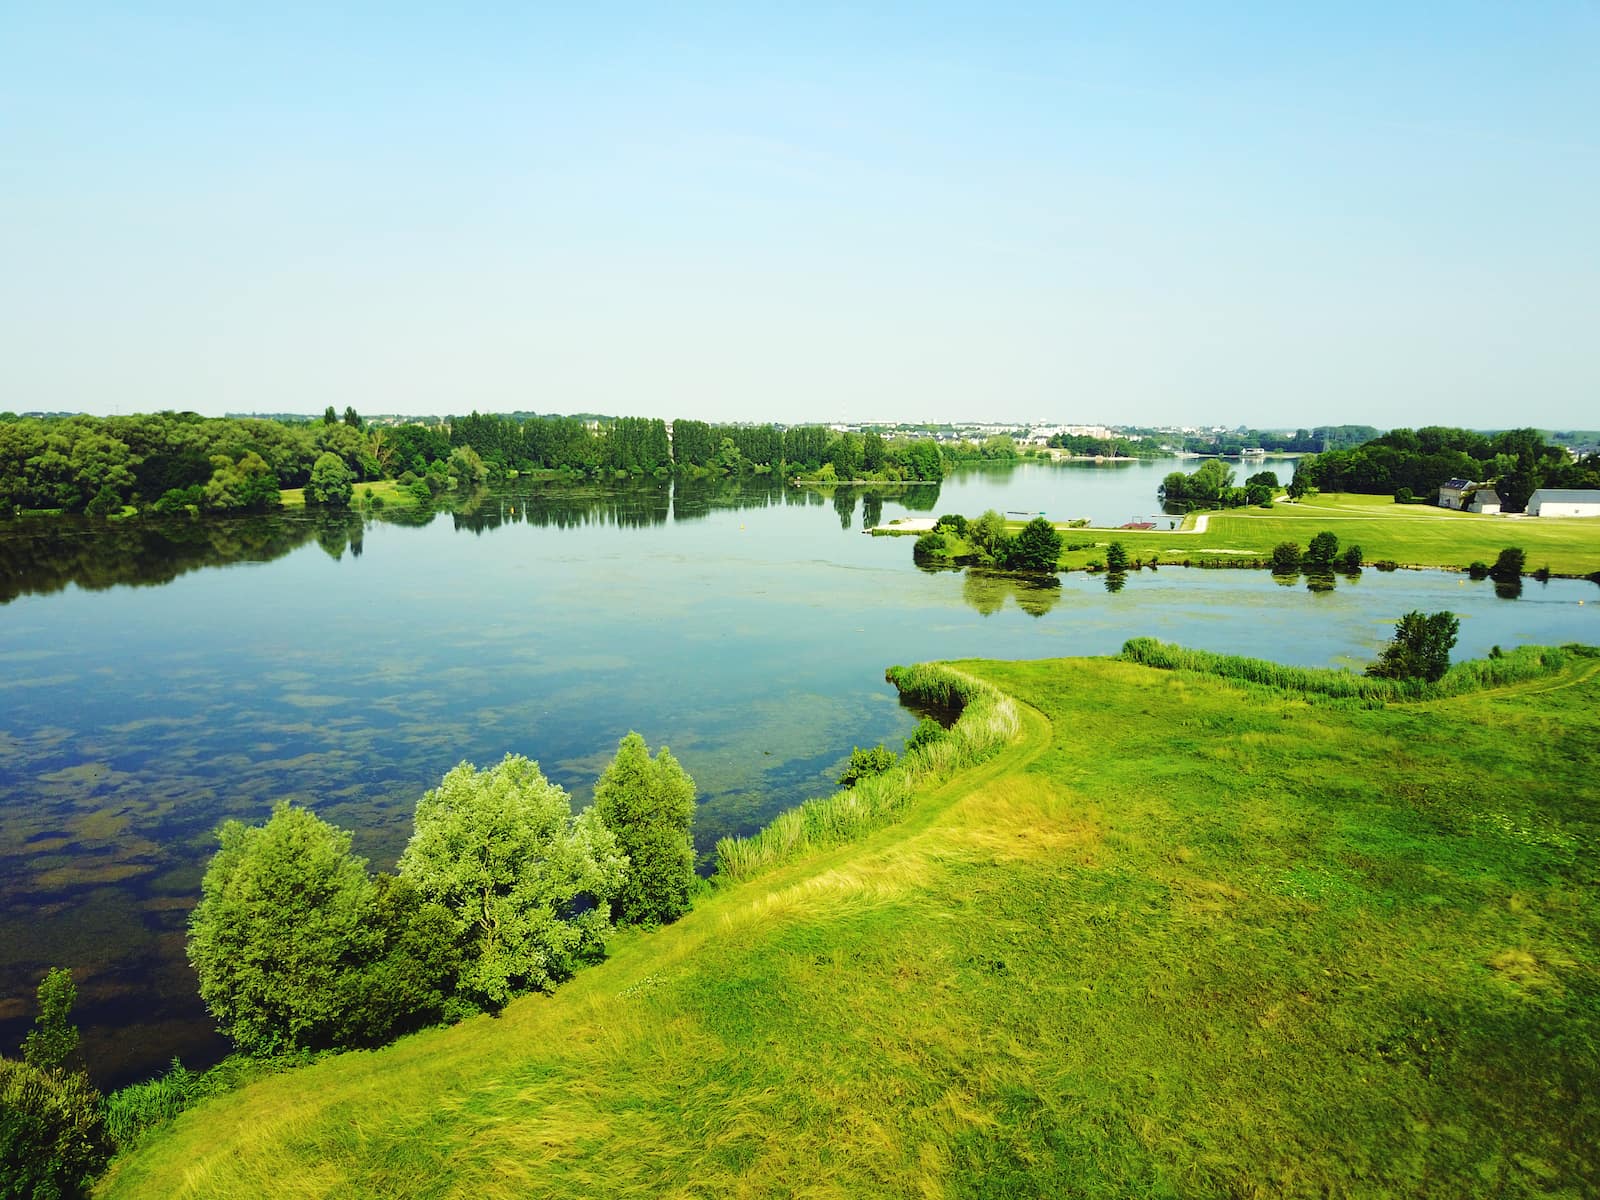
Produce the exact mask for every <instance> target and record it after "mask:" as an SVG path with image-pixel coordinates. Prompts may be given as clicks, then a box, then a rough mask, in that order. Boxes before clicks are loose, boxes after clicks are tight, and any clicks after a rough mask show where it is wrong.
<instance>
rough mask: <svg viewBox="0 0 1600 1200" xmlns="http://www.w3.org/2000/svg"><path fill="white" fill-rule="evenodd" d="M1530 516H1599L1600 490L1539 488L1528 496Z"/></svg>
mask: <svg viewBox="0 0 1600 1200" xmlns="http://www.w3.org/2000/svg"><path fill="white" fill-rule="evenodd" d="M1528 515H1529V516H1530V517H1600V490H1593V491H1585V490H1580V489H1578V488H1540V489H1539V490H1538V491H1536V492H1535V493H1534V494H1533V495H1531V496H1529V497H1528Z"/></svg>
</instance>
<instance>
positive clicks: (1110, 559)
mask: <svg viewBox="0 0 1600 1200" xmlns="http://www.w3.org/2000/svg"><path fill="white" fill-rule="evenodd" d="M1127 569H1128V551H1127V548H1126V547H1124V546H1123V544H1122V543H1121V542H1112V543H1111V545H1109V546H1107V547H1106V570H1108V571H1126V570H1127Z"/></svg>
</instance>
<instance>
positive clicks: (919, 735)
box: [906, 717, 944, 754]
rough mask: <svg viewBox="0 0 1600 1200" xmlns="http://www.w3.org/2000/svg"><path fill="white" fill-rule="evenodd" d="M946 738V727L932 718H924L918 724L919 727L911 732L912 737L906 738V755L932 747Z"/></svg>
mask: <svg viewBox="0 0 1600 1200" xmlns="http://www.w3.org/2000/svg"><path fill="white" fill-rule="evenodd" d="M943 736H944V726H943V725H941V724H939V722H937V721H935V720H933V718H931V717H923V718H922V720H920V721H918V722H917V727H916V728H915V729H913V730H912V731H911V736H910V737H908V738H906V753H907V754H910V753H911V752H912V751H913V750H917V749H920V748H921V747H923V746H927V745H930V744H931V743H933V742H936V741H938V740H939V739H940V738H942V737H943Z"/></svg>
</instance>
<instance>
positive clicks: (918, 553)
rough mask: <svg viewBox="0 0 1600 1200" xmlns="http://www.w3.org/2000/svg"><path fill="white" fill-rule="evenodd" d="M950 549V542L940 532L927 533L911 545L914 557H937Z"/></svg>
mask: <svg viewBox="0 0 1600 1200" xmlns="http://www.w3.org/2000/svg"><path fill="white" fill-rule="evenodd" d="M949 549H950V544H949V543H948V542H947V541H945V537H944V534H942V533H939V532H933V533H925V534H923V535H922V536H921V537H919V538H918V539H917V540H916V543H915V544H914V545H913V546H912V547H911V557H912V558H937V557H939V556H941V555H943V554H945V553H946V552H947V551H948V550H949Z"/></svg>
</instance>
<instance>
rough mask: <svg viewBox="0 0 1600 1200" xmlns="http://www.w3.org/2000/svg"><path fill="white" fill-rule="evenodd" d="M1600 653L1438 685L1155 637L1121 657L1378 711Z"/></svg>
mask: <svg viewBox="0 0 1600 1200" xmlns="http://www.w3.org/2000/svg"><path fill="white" fill-rule="evenodd" d="M1593 653H1595V652H1594V651H1593V650H1591V649H1590V648H1588V647H1582V646H1563V647H1553V646H1519V647H1518V648H1517V649H1515V650H1512V651H1511V652H1510V653H1508V654H1501V655H1497V656H1495V657H1491V658H1475V659H1471V660H1469V661H1467V662H1460V663H1456V664H1455V665H1454V666H1452V667H1451V668H1450V669H1449V670H1448V671H1446V672H1445V674H1444V677H1443V678H1442V679H1439V680H1438V681H1436V682H1432V683H1430V682H1428V681H1427V680H1423V679H1376V678H1373V677H1372V676H1369V675H1358V674H1356V673H1355V672H1354V671H1342V670H1335V669H1329V668H1317V667H1288V666H1284V665H1283V664H1282V663H1275V662H1268V661H1267V660H1266V659H1262V658H1245V657H1242V656H1240V655H1237V654H1213V653H1211V652H1210V651H1209V650H1191V649H1189V648H1187V647H1184V646H1178V645H1174V644H1172V643H1170V642H1163V641H1160V640H1158V639H1156V638H1150V637H1140V638H1131V639H1129V640H1128V641H1126V642H1124V643H1123V645H1122V653H1121V654H1120V655H1119V656H1118V657H1119V658H1121V659H1122V660H1123V661H1124V662H1131V663H1138V664H1139V665H1141V666H1146V667H1154V668H1155V669H1157V670H1161V671H1193V672H1196V673H1197V674H1201V675H1210V676H1214V677H1217V678H1221V679H1228V680H1233V681H1236V682H1239V683H1247V684H1253V685H1255V686H1258V687H1265V688H1271V689H1272V690H1274V691H1277V692H1281V693H1283V694H1285V695H1293V696H1298V697H1303V698H1305V699H1309V700H1316V701H1324V702H1326V701H1334V702H1346V703H1355V704H1357V705H1359V706H1362V707H1371V708H1376V707H1380V706H1382V705H1384V704H1391V703H1397V702H1405V701H1416V700H1438V699H1443V698H1446V697H1449V696H1460V695H1464V694H1466V693H1468V692H1476V691H1482V690H1483V689H1485V688H1492V687H1503V686H1505V685H1507V684H1512V683H1524V682H1527V681H1529V680H1535V679H1543V678H1545V677H1547V676H1550V675H1554V674H1556V673H1558V672H1559V671H1561V670H1562V668H1563V667H1565V666H1566V665H1567V664H1568V663H1569V662H1571V661H1572V659H1573V658H1574V657H1575V656H1587V655H1591V654H1593Z"/></svg>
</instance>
